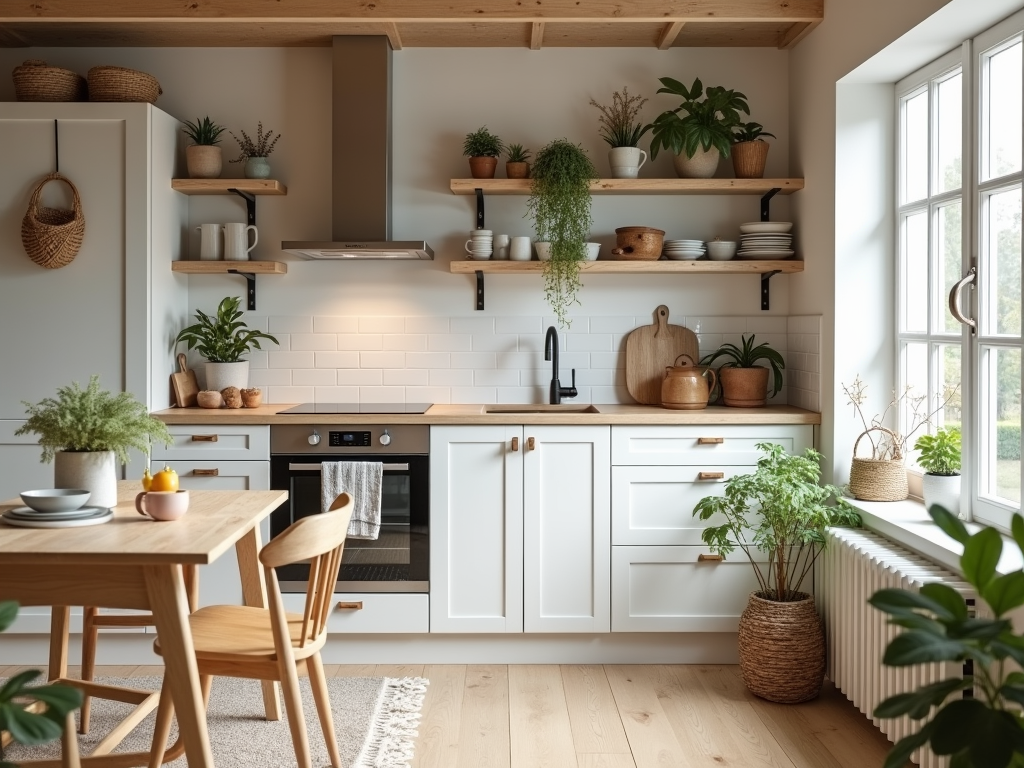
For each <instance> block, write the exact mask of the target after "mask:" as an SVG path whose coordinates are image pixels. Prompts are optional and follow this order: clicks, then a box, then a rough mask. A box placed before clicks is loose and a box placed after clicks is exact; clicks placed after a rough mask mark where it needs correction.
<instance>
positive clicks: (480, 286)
mask: <svg viewBox="0 0 1024 768" xmlns="http://www.w3.org/2000/svg"><path fill="white" fill-rule="evenodd" d="M476 308H477V309H479V310H482V309H483V308H484V273H483V272H482V271H481V270H479V269H478V270H477V271H476Z"/></svg>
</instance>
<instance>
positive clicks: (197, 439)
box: [192, 435, 217, 443]
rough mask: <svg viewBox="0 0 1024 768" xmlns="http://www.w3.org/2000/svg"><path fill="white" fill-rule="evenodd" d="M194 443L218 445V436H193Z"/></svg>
mask: <svg viewBox="0 0 1024 768" xmlns="http://www.w3.org/2000/svg"><path fill="white" fill-rule="evenodd" d="M192 442H193V443H216V442H217V435H192Z"/></svg>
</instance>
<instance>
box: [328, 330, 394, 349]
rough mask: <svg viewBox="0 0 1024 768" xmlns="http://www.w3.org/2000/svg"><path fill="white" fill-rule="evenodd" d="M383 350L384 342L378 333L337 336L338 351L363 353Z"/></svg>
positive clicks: (341, 334)
mask: <svg viewBox="0 0 1024 768" xmlns="http://www.w3.org/2000/svg"><path fill="white" fill-rule="evenodd" d="M383 348H384V341H383V339H382V338H381V335H380V334H379V333H339V334H338V349H342V350H358V351H363V350H374V349H383Z"/></svg>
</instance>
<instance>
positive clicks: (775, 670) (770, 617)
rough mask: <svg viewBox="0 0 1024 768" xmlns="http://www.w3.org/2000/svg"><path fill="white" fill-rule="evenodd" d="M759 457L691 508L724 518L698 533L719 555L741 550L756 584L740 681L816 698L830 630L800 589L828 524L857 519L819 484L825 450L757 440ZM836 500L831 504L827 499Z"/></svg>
mask: <svg viewBox="0 0 1024 768" xmlns="http://www.w3.org/2000/svg"><path fill="white" fill-rule="evenodd" d="M757 449H758V450H759V451H761V453H762V456H761V458H760V459H758V461H757V470H756V471H755V472H754V473H753V474H750V475H734V476H733V477H731V478H729V479H728V480H726V482H725V494H724V495H723V496H706V497H704V498H703V499H701V500H700V501H699V502H697V506H696V507H694V510H693V514H694V515H699V516H700V519H701V520H712V518H714V520H713V521H722V522H721V523H720V524H719V525H711V526H708V527H707V528H705V529H704V531H703V532H702V533H701V538H702V539H703V540H704V543H705V544H707V545H708V546H709V547H710V549H711V551H712V552H714V553H715V554H718V555H722V556H723V557H727V556H728V555H729V554H731V553H732V552H733V551H735V550H736V549H741V550H742V551H743V554H744V555H746V557H747V559H748V560H749V561H750V564H751V565H752V566H753V568H754V574H755V576H756V578H757V585H758V589H757V591H756V592H754V593H752V594H751V595H750V599H749V601H748V603H747V607H746V609H745V610H744V611H743V615H742V616H741V617H740V626H739V652H740V671H741V673H742V676H743V682H744V683H746V686H747V688H749V689H750V690H751V692H752V693H754V694H756V695H758V696H761V697H762V698H765V699H768V700H770V701H777V702H780V703H783V704H795V703H797V702H800V701H807V700H808V699H813V698H814V697H815V696H817V695H818V691H819V690H820V689H821V681H822V678H823V677H824V674H825V636H824V632H823V631H822V627H821V621H820V619H819V618H818V614H817V612H816V611H815V609H814V597H813V595H810V594H808V593H806V592H802V591H801V587H802V586H803V582H804V579H805V578H806V577H807V575H808V574H810V573H811V572H812V571H813V568H814V562H815V560H816V559H817V557H818V555H819V554H820V553H821V551H822V548H823V547H824V546H825V531H826V529H827V528H829V527H830V526H837V525H846V526H849V525H859V523H860V518H859V517H858V515H857V513H856V512H855V511H854V510H853V507H851V506H850V505H849V503H848V502H846V501H845V500H844V499H843V498H842V492H841V491H840V489H839V488H837V487H836V486H834V485H821V484H820V483H819V481H820V479H821V467H820V462H821V458H822V456H821V454H820V453H818V452H817V451H815V450H814V449H813V448H808V449H807V450H806V451H804V453H803V455H802V456H800V455H795V456H790V455H788V454H787V453H786V452H785V451H784V450H783V448H782V446H781V445H778V444H776V443H758V444H757ZM833 499H834V500H835V504H834V505H830V504H829V502H830V500H833Z"/></svg>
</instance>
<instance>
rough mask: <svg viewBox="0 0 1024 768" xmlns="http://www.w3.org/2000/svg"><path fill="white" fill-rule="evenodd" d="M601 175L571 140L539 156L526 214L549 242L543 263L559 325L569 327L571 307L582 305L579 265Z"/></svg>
mask: <svg viewBox="0 0 1024 768" xmlns="http://www.w3.org/2000/svg"><path fill="white" fill-rule="evenodd" d="M595 178H597V171H596V170H595V169H594V164H593V163H592V162H591V161H590V158H589V157H588V156H587V153H586V152H585V151H584V150H583V148H582V147H580V146H579V145H577V144H573V143H572V142H570V141H568V140H567V139H556V140H555V141H552V142H551V143H550V144H548V145H547V146H546V147H544V148H543V149H542V150H541V151H540V152H538V153H537V160H536V162H535V163H534V166H533V180H532V182H531V184H530V199H529V200H528V201H527V204H526V206H527V212H528V213H529V214H530V215H532V216H533V225H534V229H535V230H536V232H537V239H538V240H540V241H545V242H549V243H550V244H551V245H550V253H551V258H550V259H549V260H548V261H546V262H545V263H544V294H545V296H546V298H547V301H548V304H549V305H550V306H551V309H552V311H553V312H554V313H555V317H556V318H558V323H559V325H561V326H563V327H568V326H569V324H570V321H569V319H568V317H567V313H568V309H569V305H570V304H573V303H577V304H578V303H579V302H578V301H577V299H576V293H577V292H578V291H579V289H580V287H581V285H580V264H581V263H582V262H583V261H584V260H585V259H586V256H587V235H588V234H589V233H590V225H591V223H592V221H593V219H592V218H591V216H590V203H591V201H590V182H591V181H592V180H593V179H595Z"/></svg>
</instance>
